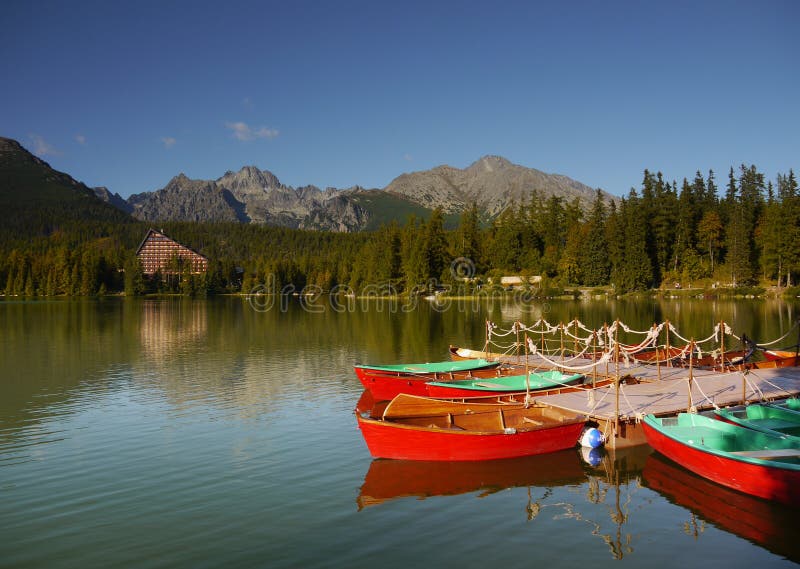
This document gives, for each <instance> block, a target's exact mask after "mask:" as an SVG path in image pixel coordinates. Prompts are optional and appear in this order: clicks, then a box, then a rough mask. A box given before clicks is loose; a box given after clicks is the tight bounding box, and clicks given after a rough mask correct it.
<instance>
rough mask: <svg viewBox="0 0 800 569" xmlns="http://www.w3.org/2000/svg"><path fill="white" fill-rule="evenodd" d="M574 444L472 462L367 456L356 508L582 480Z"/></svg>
mask: <svg viewBox="0 0 800 569" xmlns="http://www.w3.org/2000/svg"><path fill="white" fill-rule="evenodd" d="M586 479H587V475H586V472H585V471H584V468H583V466H582V462H581V458H580V457H579V456H578V452H577V451H576V450H575V449H569V450H562V451H559V452H552V453H548V454H546V455H536V456H526V457H522V458H509V459H504V460H478V461H466V462H465V461H456V462H447V461H421V460H388V459H382V458H378V459H375V460H373V461H372V463H371V464H370V466H369V470H368V471H367V475H366V477H365V479H364V484H363V485H362V486H361V492H360V494H359V496H358V499H357V502H358V509H359V510H360V509H362V508H364V507H366V506H374V505H376V504H382V503H383V502H386V501H388V500H393V499H395V498H406V497H415V498H419V499H425V498H428V497H431V496H453V495H456V494H465V493H468V492H481V494H480V495H481V496H486V495H489V494H493V493H494V492H498V491H500V490H505V489H506V488H518V487H525V486H565V485H569V484H582V483H584V482H586Z"/></svg>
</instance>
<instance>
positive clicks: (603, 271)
mask: <svg viewBox="0 0 800 569" xmlns="http://www.w3.org/2000/svg"><path fill="white" fill-rule="evenodd" d="M583 234H584V235H583V243H584V247H583V254H582V256H581V259H582V261H581V266H582V273H583V283H584V284H586V285H589V286H600V285H604V284H607V283H608V279H609V277H610V271H611V264H610V261H609V247H608V241H607V240H606V206H605V202H604V201H603V196H602V194H601V192H600V190H597V192H596V194H595V199H594V203H593V204H592V210H591V213H590V214H589V219H588V220H587V222H586V225H585V230H584V231H583Z"/></svg>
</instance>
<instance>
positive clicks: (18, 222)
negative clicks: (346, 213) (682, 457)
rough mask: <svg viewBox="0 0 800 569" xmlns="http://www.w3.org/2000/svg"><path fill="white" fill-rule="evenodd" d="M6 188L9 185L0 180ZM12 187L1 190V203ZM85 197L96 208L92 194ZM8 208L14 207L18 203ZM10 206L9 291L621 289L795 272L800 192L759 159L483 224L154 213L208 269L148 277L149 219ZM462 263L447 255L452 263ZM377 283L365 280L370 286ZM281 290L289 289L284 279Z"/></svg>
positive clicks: (4, 242)
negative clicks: (519, 282)
mask: <svg viewBox="0 0 800 569" xmlns="http://www.w3.org/2000/svg"><path fill="white" fill-rule="evenodd" d="M2 191H3V193H4V194H5V193H6V191H7V190H6V189H5V188H3V189H2ZM8 199H9V198H8V195H6V196H5V197H4V200H5V201H8ZM91 207H93V208H96V207H98V206H97V204H96V203H95V202H91ZM15 211H19V208H18V209H17V210H15ZM42 211H44V212H45V213H42V212H41V211H39V210H37V212H35V213H34V214H31V213H30V212H28V214H27V215H22V214H20V215H17V216H16V217H15V218H14V220H13V223H12V224H10V225H9V224H7V223H6V222H4V224H3V228H2V230H0V292H2V293H5V295H6V297H8V296H14V295H21V296H39V295H44V296H51V295H94V294H105V293H112V292H120V291H123V290H127V292H128V293H129V294H137V293H142V292H146V291H156V290H175V291H179V292H183V293H185V294H212V293H220V292H239V291H242V292H248V291H251V290H254V289H256V288H258V289H259V290H265V289H268V290H271V291H279V290H281V289H283V288H284V287H286V286H290V289H293V290H301V289H302V288H303V287H305V286H308V285H316V286H318V287H321V288H322V289H323V290H326V291H327V290H331V289H332V288H334V287H336V286H340V287H345V286H346V287H351V288H352V289H353V290H354V291H355V292H356V293H359V292H362V291H365V290H376V289H375V288H374V287H382V288H383V289H384V290H388V289H387V285H391V287H392V290H395V291H397V292H400V293H402V292H408V291H411V290H413V289H415V288H416V289H417V290H419V289H420V288H429V287H430V286H433V285H435V284H438V283H442V284H448V283H449V284H453V283H455V282H459V283H462V282H463V281H461V280H458V279H457V278H456V277H464V276H466V277H474V280H472V281H469V284H468V285H467V286H470V287H471V286H475V285H477V284H479V283H485V282H487V278H488V277H490V276H499V275H517V274H524V275H543V276H544V277H545V279H546V282H547V283H549V285H550V286H553V287H566V286H605V285H613V286H614V288H615V291H616V292H618V293H623V292H628V291H634V290H643V289H648V288H652V287H657V286H661V285H664V286H668V287H670V288H673V287H674V286H675V284H676V283H678V284H679V285H680V286H683V287H687V286H690V285H698V284H699V285H701V286H703V285H705V286H708V285H710V284H711V283H717V282H718V283H719V284H720V286H747V285H754V284H759V283H762V284H780V285H781V286H787V285H794V284H797V280H798V277H800V193H798V187H797V180H796V178H795V175H794V172H793V171H792V170H790V171H789V173H788V174H785V175H784V174H779V175H777V177H776V178H775V180H774V182H773V181H771V180H770V181H767V180H766V178H765V176H764V174H762V173H760V172H759V171H758V170H757V168H756V167H755V166H744V165H742V166H741V167H740V168H739V170H738V171H736V170H734V169H731V170H730V172H729V173H728V179H727V181H726V182H725V183H724V186H723V187H722V188H718V185H717V181H716V179H715V176H714V173H713V172H709V173H708V174H707V175H705V176H704V175H702V174H701V173H700V172H698V173H697V174H696V175H695V177H694V179H692V180H688V179H684V180H683V181H682V183H680V184H677V183H675V182H667V181H666V180H664V179H663V177H662V176H661V174H659V173H657V174H653V173H651V172H649V171H645V172H644V178H643V181H642V185H641V188H639V189H638V190H631V191H630V193H629V194H628V195H627V196H625V197H624V198H623V199H622V200H621V202H620V203H619V205H618V206H617V205H615V204H613V203H612V204H611V205H608V204H607V203H606V202H605V201H604V200H603V199H602V195H601V194H600V193H599V192H598V194H597V197H596V199H595V202H594V205H593V207H592V208H591V210H590V211H589V212H588V213H585V210H584V209H582V208H581V207H580V205H579V204H578V202H577V201H572V202H565V201H564V200H563V199H562V198H558V197H548V198H543V197H540V196H539V195H537V194H534V195H533V197H532V199H531V200H530V201H529V202H527V203H521V204H516V205H514V206H513V207H509V208H507V209H506V210H505V211H503V212H502V213H501V214H500V215H499V216H498V217H497V218H495V219H494V220H493V221H492V222H491V223H490V224H488V225H487V223H486V222H485V221H482V219H481V217H480V215H479V209H478V208H477V206H473V207H471V208H469V209H468V210H467V211H465V212H464V213H463V214H461V216H460V220H459V223H458V226H457V227H456V228H455V229H452V230H447V229H445V223H444V215H443V213H442V211H441V209H436V210H434V213H433V215H432V216H430V218H429V219H427V220H422V219H420V218H416V217H413V216H412V217H410V218H409V219H408V220H407V222H406V223H404V224H396V223H393V224H390V225H384V226H382V227H380V228H379V229H377V230H375V231H372V232H363V233H354V234H345V233H332V232H325V231H309V230H298V229H288V228H280V227H269V226H263V225H243V224H238V223H187V222H184V223H165V224H160V225H159V229H163V230H164V231H165V232H166V233H167V234H168V235H170V236H171V237H173V238H174V239H176V240H178V241H180V242H181V243H184V244H186V245H188V246H190V247H192V248H194V249H195V250H197V251H199V252H201V253H203V254H204V255H206V256H207V257H209V258H210V260H211V270H210V271H209V273H208V274H207V275H205V276H202V277H198V276H189V275H185V278H183V279H172V281H167V282H160V281H159V282H156V283H148V282H147V281H146V280H144V279H143V278H142V277H141V274H140V269H139V268H138V265H137V262H136V258H135V256H134V252H135V250H136V247H137V246H138V244H139V242H140V240H141V239H142V238H143V237H144V235H145V233H146V231H147V228H148V225H147V224H144V223H141V222H135V221H131V220H130V219H129V218H126V217H124V216H122V214H120V217H119V218H114V217H113V216H116V215H117V214H116V213H113V214H112V218H106V217H105V214H106V213H107V211H106V210H102V213H103V216H101V219H97V218H96V216H95V217H92V216H89V217H86V216H84V215H76V214H75V212H74V210H72V209H71V208H67V210H66V211H65V212H64V215H63V216H61V215H60V214H59V212H58V211H57V210H54V209H53V208H44V209H43V210H42ZM456 260H458V262H457V263H456V264H455V265H454V262H455V261H456ZM369 285H373V288H370V289H365V287H367V286H369ZM287 290H289V289H287Z"/></svg>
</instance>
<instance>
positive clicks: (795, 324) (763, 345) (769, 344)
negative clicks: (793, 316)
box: [757, 320, 800, 348]
mask: <svg viewBox="0 0 800 569" xmlns="http://www.w3.org/2000/svg"><path fill="white" fill-rule="evenodd" d="M798 324H800V320H798V321H797V322H795V323H794V325H793V326H792V327H791V328H789V331H788V332H786V334H784V335H783V336H781V337H780V338H778V339H777V340H773V341H772V342H768V343H766V344H757V346H758V347H759V348H763V347H766V346H771V345H773V344H777V343H778V342H782V341H783V340H785V339H786V337H787V336H788V335H789V334H791V333H792V332H793V331H794V329H795V328H797V325H798Z"/></svg>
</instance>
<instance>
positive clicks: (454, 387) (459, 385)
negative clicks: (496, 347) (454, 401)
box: [427, 370, 583, 397]
mask: <svg viewBox="0 0 800 569" xmlns="http://www.w3.org/2000/svg"><path fill="white" fill-rule="evenodd" d="M581 379H583V374H580V373H574V374H565V373H562V372H560V371H556V370H551V371H538V372H531V373H530V374H528V376H527V379H526V375H525V374H522V375H508V376H505V377H493V378H486V379H479V378H475V379H462V380H459V381H429V382H428V384H427V386H428V395H429V396H430V397H475V396H481V395H488V394H494V393H518V392H522V391H538V390H541V389H552V388H554V387H560V386H566V385H571V384H574V383H575V382H577V381H580V380H581Z"/></svg>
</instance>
